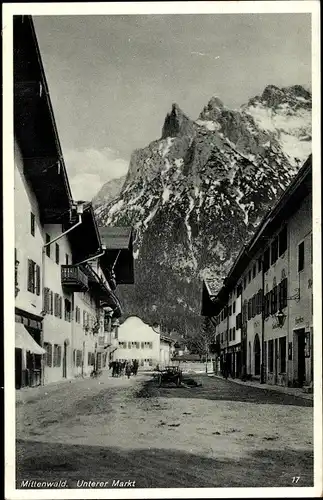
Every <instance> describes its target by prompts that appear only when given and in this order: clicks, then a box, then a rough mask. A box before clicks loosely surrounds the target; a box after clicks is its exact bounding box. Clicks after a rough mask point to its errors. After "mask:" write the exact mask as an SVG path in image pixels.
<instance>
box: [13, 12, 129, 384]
mask: <svg viewBox="0 0 323 500" xmlns="http://www.w3.org/2000/svg"><path fill="white" fill-rule="evenodd" d="M14 125H15V130H14V133H15V150H14V152H15V156H14V162H15V165H14V181H15V186H14V189H15V334H16V345H15V360H16V387H17V388H20V387H24V386H36V385H39V384H47V383H50V382H56V381H60V380H63V379H68V378H72V377H75V376H86V375H89V374H90V373H91V372H92V371H93V369H95V370H96V369H100V368H102V367H104V366H105V364H106V360H107V357H108V356H107V348H108V345H107V340H108V339H106V338H105V333H106V328H108V330H109V332H110V333H111V330H112V326H111V321H113V320H116V318H119V317H120V315H121V305H120V303H119V301H118V299H117V297H116V295H115V289H116V286H117V284H118V283H119V282H122V279H123V276H124V275H127V277H128V282H133V273H132V275H131V276H130V278H131V279H130V278H129V274H131V270H133V261H132V259H133V257H132V232H131V230H129V229H127V228H126V230H127V234H128V236H129V238H128V240H127V243H128V246H127V248H126V249H125V248H121V247H120V248H119V247H118V240H117V241H116V238H115V236H113V235H112V236H111V237H110V242H109V245H110V247H111V246H112V247H113V251H112V255H111V248H110V247H109V246H104V245H103V243H102V239H101V236H100V231H99V228H98V226H97V222H96V220H95V216H94V212H93V208H92V205H91V203H89V202H84V201H81V202H75V201H74V200H73V199H72V194H71V190H70V186H69V180H68V177H67V172H66V168H65V164H64V158H63V155H62V151H61V147H60V143H59V138H58V134H57V129H56V125H55V121H54V117H53V110H52V108H51V102H50V98H49V92H48V87H47V83H46V79H45V74H44V70H43V67H42V63H41V57H40V53H39V48H38V44H37V39H36V35H35V31H34V27H33V22H32V19H31V17H30V16H16V17H15V19H14ZM120 231H121V232H122V231H123V228H122V229H120ZM114 252H117V254H118V256H119V255H120V254H121V255H122V259H123V260H122V261H121V262H120V261H119V262H118V265H117V266H116V268H115V270H114V269H113V265H112V264H115V263H116V262H117V261H118V259H115V257H114ZM112 258H113V259H114V260H113V261H112ZM129 270H130V271H129ZM115 271H116V272H115ZM131 280H132V281H131ZM106 310H108V311H109V317H110V320H111V321H110V324H109V325H108V327H105V322H104V315H105V312H106Z"/></svg>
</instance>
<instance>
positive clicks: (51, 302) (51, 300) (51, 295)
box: [49, 290, 53, 314]
mask: <svg viewBox="0 0 323 500" xmlns="http://www.w3.org/2000/svg"><path fill="white" fill-rule="evenodd" d="M49 296H50V301H49V303H50V310H49V314H53V292H52V290H50V292H49Z"/></svg>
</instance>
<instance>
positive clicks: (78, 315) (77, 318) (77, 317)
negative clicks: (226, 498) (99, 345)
mask: <svg viewBox="0 0 323 500" xmlns="http://www.w3.org/2000/svg"><path fill="white" fill-rule="evenodd" d="M75 321H76V323H81V309H80V308H79V306H76V307H75Z"/></svg>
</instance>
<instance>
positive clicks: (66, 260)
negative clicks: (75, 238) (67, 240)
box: [65, 253, 69, 266]
mask: <svg viewBox="0 0 323 500" xmlns="http://www.w3.org/2000/svg"><path fill="white" fill-rule="evenodd" d="M68 260H69V259H68V254H67V253H66V254H65V265H66V266H68Z"/></svg>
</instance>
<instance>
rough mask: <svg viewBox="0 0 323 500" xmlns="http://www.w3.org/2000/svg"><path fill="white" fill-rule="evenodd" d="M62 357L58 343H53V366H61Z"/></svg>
mask: <svg viewBox="0 0 323 500" xmlns="http://www.w3.org/2000/svg"><path fill="white" fill-rule="evenodd" d="M61 359H62V347H61V346H60V345H58V344H54V363H53V366H55V367H59V366H61Z"/></svg>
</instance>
